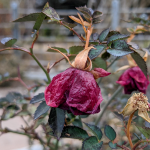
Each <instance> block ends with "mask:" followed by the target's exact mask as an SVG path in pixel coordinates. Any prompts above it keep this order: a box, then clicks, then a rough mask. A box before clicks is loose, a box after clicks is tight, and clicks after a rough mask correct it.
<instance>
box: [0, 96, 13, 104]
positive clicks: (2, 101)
mask: <svg viewBox="0 0 150 150" xmlns="http://www.w3.org/2000/svg"><path fill="white" fill-rule="evenodd" d="M12 102H13V100H9V99H7V98H6V97H1V98H0V104H3V103H12Z"/></svg>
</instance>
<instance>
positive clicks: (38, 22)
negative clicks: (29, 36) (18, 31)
mask: <svg viewBox="0 0 150 150" xmlns="http://www.w3.org/2000/svg"><path fill="white" fill-rule="evenodd" d="M45 17H46V15H45V14H43V13H40V14H39V15H38V18H37V19H36V22H35V24H34V27H33V29H34V30H39V29H40V27H41V25H42V22H43V20H44V19H45Z"/></svg>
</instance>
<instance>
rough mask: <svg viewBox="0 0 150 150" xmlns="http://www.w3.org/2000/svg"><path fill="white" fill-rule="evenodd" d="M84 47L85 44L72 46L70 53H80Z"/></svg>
mask: <svg viewBox="0 0 150 150" xmlns="http://www.w3.org/2000/svg"><path fill="white" fill-rule="evenodd" d="M83 49H84V47H83V46H72V47H69V54H78V53H79V52H80V51H82V50H83Z"/></svg>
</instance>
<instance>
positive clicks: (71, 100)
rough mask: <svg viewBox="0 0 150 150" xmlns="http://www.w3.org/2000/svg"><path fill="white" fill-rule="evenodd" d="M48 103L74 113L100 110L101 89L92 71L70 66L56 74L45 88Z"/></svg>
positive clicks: (88, 112)
mask: <svg viewBox="0 0 150 150" xmlns="http://www.w3.org/2000/svg"><path fill="white" fill-rule="evenodd" d="M45 99H46V103H47V105H49V106H51V107H59V108H62V109H64V110H67V111H68V112H72V113H73V114H74V115H84V114H94V113H98V112H99V111H100V103H101V101H102V100H103V99H102V96H101V91H100V88H99V86H98V85H97V83H96V81H95V79H94V77H93V75H92V74H91V73H90V72H87V71H83V70H79V69H75V68H69V69H67V70H66V71H64V72H62V73H60V74H58V75H56V76H55V77H54V78H53V80H52V82H51V83H50V85H49V86H48V87H47V88H46V90H45Z"/></svg>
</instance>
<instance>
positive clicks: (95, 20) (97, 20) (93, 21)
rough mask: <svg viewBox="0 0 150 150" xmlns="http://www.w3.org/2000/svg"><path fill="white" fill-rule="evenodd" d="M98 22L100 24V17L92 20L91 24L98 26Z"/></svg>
mask: <svg viewBox="0 0 150 150" xmlns="http://www.w3.org/2000/svg"><path fill="white" fill-rule="evenodd" d="M100 22H102V19H101V17H99V18H94V19H93V20H92V23H93V24H98V23H100Z"/></svg>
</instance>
